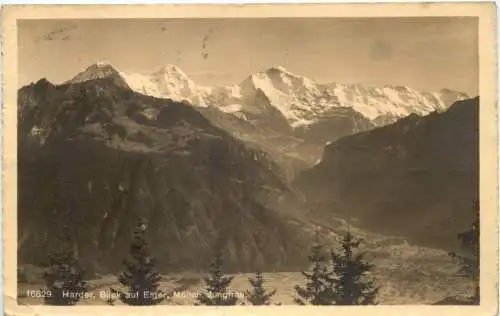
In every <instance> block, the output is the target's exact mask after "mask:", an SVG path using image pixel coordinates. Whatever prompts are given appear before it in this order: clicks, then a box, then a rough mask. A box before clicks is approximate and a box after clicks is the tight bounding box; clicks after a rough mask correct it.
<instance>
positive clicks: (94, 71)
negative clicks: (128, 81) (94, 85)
mask: <svg viewBox="0 0 500 316" xmlns="http://www.w3.org/2000/svg"><path fill="white" fill-rule="evenodd" d="M117 76H119V71H118V70H117V69H116V68H115V67H113V65H111V64H110V63H108V62H102V61H101V62H97V63H94V64H92V65H90V66H88V67H87V68H86V69H85V70H84V71H82V72H80V73H78V74H77V75H76V76H75V77H73V79H71V80H69V82H71V83H76V82H85V81H89V80H95V79H103V78H108V77H117Z"/></svg>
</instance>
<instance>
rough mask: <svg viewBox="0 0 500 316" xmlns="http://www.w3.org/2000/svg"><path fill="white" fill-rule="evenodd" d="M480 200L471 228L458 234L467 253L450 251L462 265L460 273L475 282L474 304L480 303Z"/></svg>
mask: <svg viewBox="0 0 500 316" xmlns="http://www.w3.org/2000/svg"><path fill="white" fill-rule="evenodd" d="M479 230H480V222H479V202H478V201H474V203H473V220H472V225H471V228H470V229H469V230H467V231H465V232H462V233H460V234H458V235H457V238H458V239H459V240H460V243H461V246H462V249H463V250H465V254H463V255H462V254H457V253H455V252H450V253H449V255H450V256H451V257H452V259H453V260H454V261H455V262H457V263H458V264H459V265H460V269H459V273H460V274H461V275H464V276H466V277H470V278H471V279H472V281H473V283H474V296H473V297H472V298H471V299H472V303H473V304H479V295H480V293H479V271H480V270H479V267H480V263H479V236H480V235H479Z"/></svg>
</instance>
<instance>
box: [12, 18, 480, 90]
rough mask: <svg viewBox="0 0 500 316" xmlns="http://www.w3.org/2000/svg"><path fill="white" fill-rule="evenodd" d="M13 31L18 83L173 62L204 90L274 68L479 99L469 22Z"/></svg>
mask: <svg viewBox="0 0 500 316" xmlns="http://www.w3.org/2000/svg"><path fill="white" fill-rule="evenodd" d="M18 30H19V33H18V36H19V37H18V41H19V42H18V45H19V60H18V63H19V85H20V86H22V85H25V84H28V83H30V82H31V81H37V80H38V79H40V78H43V77H45V78H47V79H48V80H50V81H52V82H54V83H60V82H61V81H64V80H67V79H70V78H71V77H73V76H74V75H75V74H76V73H78V72H79V71H81V70H83V69H84V68H86V67H87V66H89V65H90V64H92V63H94V62H96V61H108V62H110V63H112V64H113V65H114V66H115V67H116V68H118V69H120V70H122V71H125V72H152V71H155V70H157V69H158V68H160V67H161V66H162V65H166V64H175V65H177V66H179V67H180V68H181V69H182V70H183V71H184V72H186V73H187V74H188V75H189V76H190V78H191V79H193V80H194V81H195V82H197V83H199V84H203V85H225V84H232V83H238V82H240V81H242V80H243V79H245V77H247V76H248V75H250V74H252V73H255V72H258V71H260V70H263V69H265V68H268V67H270V66H272V65H281V66H284V67H285V68H287V69H288V70H289V71H291V72H294V73H297V74H300V75H304V76H307V77H310V78H312V79H314V80H316V81H318V82H333V81H334V82H344V83H362V84H367V85H384V84H398V85H407V86H410V87H413V88H416V89H421V90H426V91H434V90H439V89H441V88H450V89H455V90H459V91H462V92H466V93H468V94H470V95H475V94H477V92H478V78H479V76H478V49H477V32H478V28H477V19H475V18H467V17H462V18H455V17H452V18H377V19H375V18H372V19H370V18H362V19H345V18H343V19H340V18H321V19H318V18H304V19H296V18H294V19H290V18H287V19H256V18H246V19H183V20H179V19H178V20H65V21H64V20H31V21H28V20H27V21H21V22H19V28H18Z"/></svg>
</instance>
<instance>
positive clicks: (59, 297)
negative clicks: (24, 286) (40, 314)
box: [43, 226, 87, 305]
mask: <svg viewBox="0 0 500 316" xmlns="http://www.w3.org/2000/svg"><path fill="white" fill-rule="evenodd" d="M83 277H84V271H83V269H82V268H81V267H80V266H79V265H78V260H77V259H76V257H75V254H74V252H73V250H72V239H71V238H70V234H69V228H68V227H67V226H65V227H64V228H63V229H62V232H61V233H60V235H59V237H58V249H57V250H56V251H54V252H52V253H51V254H50V255H49V270H48V271H46V272H45V273H44V275H43V278H44V280H45V282H46V288H45V289H44V290H45V291H44V292H46V296H45V297H44V302H45V304H47V305H75V304H76V303H77V302H78V301H80V300H81V298H82V295H83V294H84V293H85V291H86V290H87V283H86V282H85V281H84V279H83Z"/></svg>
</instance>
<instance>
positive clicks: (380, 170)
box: [294, 98, 479, 249]
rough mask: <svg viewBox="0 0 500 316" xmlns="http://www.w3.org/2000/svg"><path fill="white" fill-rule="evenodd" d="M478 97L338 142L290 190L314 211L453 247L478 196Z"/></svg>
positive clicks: (443, 246) (331, 145) (469, 221)
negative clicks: (301, 195) (297, 192)
mask: <svg viewBox="0 0 500 316" xmlns="http://www.w3.org/2000/svg"><path fill="white" fill-rule="evenodd" d="M478 136H479V98H475V99H469V100H465V101H459V102H456V103H455V104H454V105H452V106H451V108H450V109H449V110H447V111H446V112H443V113H432V114H430V115H427V116H424V117H421V116H418V115H411V116H409V117H407V118H404V119H401V120H400V121H398V122H396V123H394V124H392V125H388V126H385V127H381V128H377V129H375V130H372V131H368V132H363V133H359V134H356V135H353V136H348V137H345V138H342V139H340V140H338V141H336V142H334V143H332V144H330V145H329V146H327V147H326V148H325V151H324V155H323V159H322V161H321V163H320V164H318V165H317V166H315V167H314V168H312V169H310V170H307V171H305V172H303V173H301V174H300V175H299V176H298V178H297V179H296V181H295V182H294V185H295V186H296V187H298V188H299V189H300V190H301V191H302V192H303V193H304V194H305V195H306V196H307V198H308V200H309V202H311V203H312V204H313V205H314V208H316V210H318V212H319V213H321V214H323V215H324V216H325V218H328V214H332V212H333V213H339V214H343V215H344V216H346V217H348V218H350V219H352V220H354V221H355V222H356V224H355V225H357V226H360V227H363V228H366V229H371V230H373V231H376V232H379V233H383V234H389V235H399V236H404V237H406V238H408V240H409V241H411V242H416V243H421V244H425V245H427V246H433V247H442V248H445V249H454V248H455V247H456V245H457V240H456V234H457V233H458V232H460V231H462V230H463V229H465V228H467V227H468V226H469V225H470V223H471V221H472V213H473V212H472V209H473V201H475V200H477V199H478V197H479V165H478V164H479V160H478V159H479V158H478V155H479V138H478Z"/></svg>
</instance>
